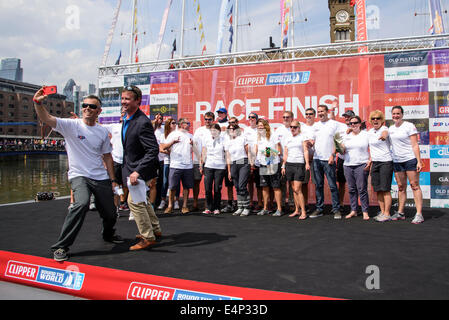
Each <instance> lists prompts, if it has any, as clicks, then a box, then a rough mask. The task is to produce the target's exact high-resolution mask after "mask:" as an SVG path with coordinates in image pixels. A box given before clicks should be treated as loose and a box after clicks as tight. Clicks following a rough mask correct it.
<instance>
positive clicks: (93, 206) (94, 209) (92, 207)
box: [89, 202, 97, 211]
mask: <svg viewBox="0 0 449 320" xmlns="http://www.w3.org/2000/svg"><path fill="white" fill-rule="evenodd" d="M89 210H90V211H97V207H96V206H95V203H93V202H92V203H91V204H89Z"/></svg>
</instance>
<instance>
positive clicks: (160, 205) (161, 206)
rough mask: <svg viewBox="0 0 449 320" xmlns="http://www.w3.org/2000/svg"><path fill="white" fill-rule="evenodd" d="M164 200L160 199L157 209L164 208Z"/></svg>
mask: <svg viewBox="0 0 449 320" xmlns="http://www.w3.org/2000/svg"><path fill="white" fill-rule="evenodd" d="M165 204H166V203H165V200H161V203H160V204H159V207H157V208H158V210H162V209H164V208H165Z"/></svg>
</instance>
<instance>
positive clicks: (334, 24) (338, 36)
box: [328, 0, 355, 43]
mask: <svg viewBox="0 0 449 320" xmlns="http://www.w3.org/2000/svg"><path fill="white" fill-rule="evenodd" d="M328 5H329V12H330V19H329V20H330V36H331V42H332V43H334V42H337V43H338V42H345V41H354V40H355V14H354V7H353V6H351V4H350V0H328Z"/></svg>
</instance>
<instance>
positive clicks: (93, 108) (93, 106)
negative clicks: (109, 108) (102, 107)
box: [81, 103, 98, 110]
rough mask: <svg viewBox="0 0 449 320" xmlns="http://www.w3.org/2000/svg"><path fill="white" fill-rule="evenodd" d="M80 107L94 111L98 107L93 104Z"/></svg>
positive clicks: (84, 104)
mask: <svg viewBox="0 0 449 320" xmlns="http://www.w3.org/2000/svg"><path fill="white" fill-rule="evenodd" d="M81 107H82V108H83V109H84V108H91V109H92V110H95V109H97V108H98V106H97V105H96V104H93V103H83V104H82V105H81Z"/></svg>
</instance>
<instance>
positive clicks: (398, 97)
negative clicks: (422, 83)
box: [384, 92, 429, 106]
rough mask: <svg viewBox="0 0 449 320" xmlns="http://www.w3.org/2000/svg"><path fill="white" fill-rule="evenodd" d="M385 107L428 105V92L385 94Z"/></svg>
mask: <svg viewBox="0 0 449 320" xmlns="http://www.w3.org/2000/svg"><path fill="white" fill-rule="evenodd" d="M384 101H385V105H386V106H397V105H400V106H416V105H427V104H429V93H428V92H409V93H400V94H398V93H392V94H385V99H384Z"/></svg>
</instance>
